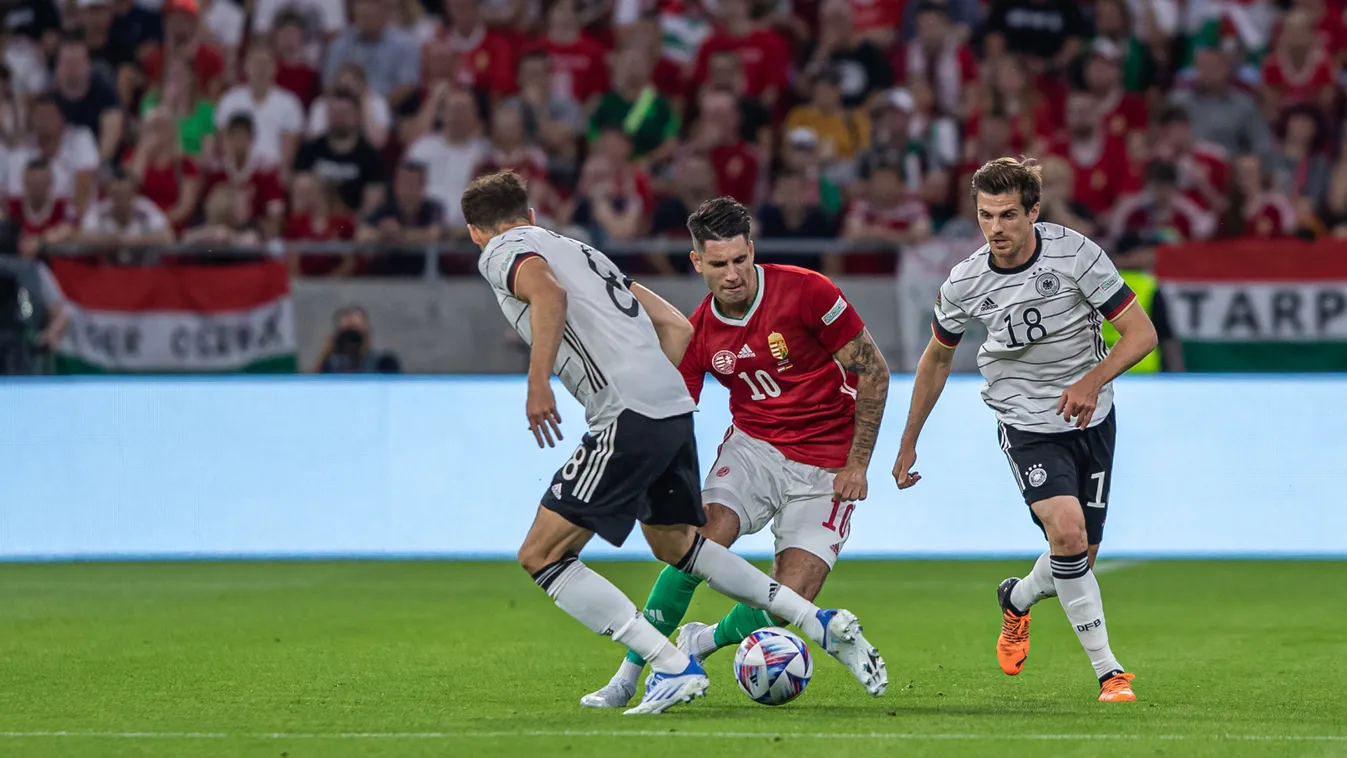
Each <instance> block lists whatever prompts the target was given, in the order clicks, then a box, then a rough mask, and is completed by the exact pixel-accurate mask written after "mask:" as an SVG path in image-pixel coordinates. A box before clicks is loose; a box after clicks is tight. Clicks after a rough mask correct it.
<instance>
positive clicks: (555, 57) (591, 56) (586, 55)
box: [535, 35, 608, 105]
mask: <svg viewBox="0 0 1347 758" xmlns="http://www.w3.org/2000/svg"><path fill="white" fill-rule="evenodd" d="M535 48H536V49H538V50H542V51H543V52H545V53H547V57H548V59H549V60H550V61H551V62H552V89H553V91H554V92H569V93H570V94H571V96H572V97H574V98H575V99H576V101H578V102H579V103H581V104H582V105H583V104H584V103H586V102H588V101H589V98H591V97H593V96H594V95H602V94H603V93H604V92H607V91H608V62H607V60H606V59H605V57H604V56H605V55H606V52H605V51H604V49H603V45H600V44H599V43H597V42H595V41H594V40H592V39H590V38H589V37H586V36H583V35H582V36H581V37H580V38H579V39H578V40H576V41H575V42H573V43H571V44H569V45H563V44H561V43H559V42H554V41H553V40H552V39H550V38H548V37H544V38H542V39H541V40H539V41H538V43H537V44H536V45H535Z"/></svg>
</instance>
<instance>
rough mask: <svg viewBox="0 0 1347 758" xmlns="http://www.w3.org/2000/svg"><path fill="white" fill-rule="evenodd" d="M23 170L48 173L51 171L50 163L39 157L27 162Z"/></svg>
mask: <svg viewBox="0 0 1347 758" xmlns="http://www.w3.org/2000/svg"><path fill="white" fill-rule="evenodd" d="M23 170H24V171H50V170H51V162H50V161H48V160H47V159H46V158H43V157H40V156H39V157H37V158H34V159H32V160H31V161H28V164H27V165H26V166H24V167H23Z"/></svg>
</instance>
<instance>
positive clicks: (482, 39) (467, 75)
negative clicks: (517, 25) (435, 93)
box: [444, 25, 516, 95]
mask: <svg viewBox="0 0 1347 758" xmlns="http://www.w3.org/2000/svg"><path fill="white" fill-rule="evenodd" d="M444 37H445V39H447V40H448V41H449V45H450V47H451V48H452V49H453V50H454V51H455V52H457V53H458V55H459V72H458V79H459V82H460V83H461V84H464V85H466V86H468V87H472V88H474V89H476V90H477V91H478V92H486V93H490V94H492V95H510V94H513V93H514V91H515V85H516V81H515V64H516V60H515V49H516V48H515V44H514V43H513V42H512V41H511V40H510V38H509V36H507V35H506V34H504V33H503V32H500V31H498V30H496V29H488V28H487V27H486V26H485V25H481V26H478V27H477V29H475V30H474V31H473V33H472V34H471V35H470V36H468V37H459V36H457V35H456V34H454V33H453V32H452V30H450V31H446V32H445V34H444Z"/></svg>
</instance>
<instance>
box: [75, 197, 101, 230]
mask: <svg viewBox="0 0 1347 758" xmlns="http://www.w3.org/2000/svg"><path fill="white" fill-rule="evenodd" d="M101 228H102V224H100V223H99V215H98V204H97V203H94V204H93V205H91V206H89V210H87V211H85V212H84V218H82V219H80V231H82V232H97V231H99V229H101Z"/></svg>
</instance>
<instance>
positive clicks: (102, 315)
mask: <svg viewBox="0 0 1347 758" xmlns="http://www.w3.org/2000/svg"><path fill="white" fill-rule="evenodd" d="M51 269H52V273H53V274H55V276H56V281H57V282H58V283H59V284H60V285H61V289H62V290H63V291H64V292H65V296H66V300H67V304H68V307H69V308H70V328H69V330H68V331H67V332H66V335H65V338H64V339H63V340H62V342H61V345H60V347H59V349H58V351H57V356H56V370H57V372H58V373H63V374H88V373H156V374H186V373H230V372H249V373H294V372H295V370H296V360H295V313H294V304H293V303H292V302H291V300H290V274H289V272H288V271H287V269H286V267H285V264H283V263H281V262H280V261H275V260H267V261H260V262H244V263H237V264H232V265H223V266H197V265H177V264H166V265H163V266H155V267H119V266H110V265H106V264H99V263H91V262H85V261H76V260H68V259H61V258H58V259H56V260H54V261H52V265H51Z"/></svg>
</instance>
